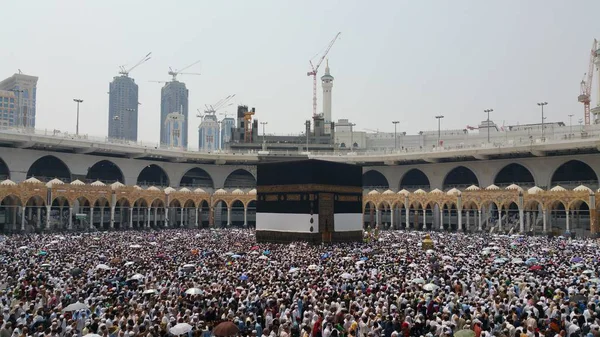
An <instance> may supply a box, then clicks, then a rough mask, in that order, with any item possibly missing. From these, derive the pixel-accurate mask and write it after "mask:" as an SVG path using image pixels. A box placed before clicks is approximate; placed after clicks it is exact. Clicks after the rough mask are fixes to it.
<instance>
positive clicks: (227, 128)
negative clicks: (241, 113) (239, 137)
mask: <svg viewBox="0 0 600 337" xmlns="http://www.w3.org/2000/svg"><path fill="white" fill-rule="evenodd" d="M233 128H235V119H233V118H231V117H225V118H223V119H222V120H221V149H224V148H225V147H226V145H227V143H229V142H230V141H231V139H232V138H231V137H233Z"/></svg>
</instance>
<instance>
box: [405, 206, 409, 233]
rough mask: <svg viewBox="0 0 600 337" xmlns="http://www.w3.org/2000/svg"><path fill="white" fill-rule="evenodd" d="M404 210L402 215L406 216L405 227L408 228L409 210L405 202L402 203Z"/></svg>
mask: <svg viewBox="0 0 600 337" xmlns="http://www.w3.org/2000/svg"><path fill="white" fill-rule="evenodd" d="M404 210H405V214H404V217H405V218H406V229H408V227H409V225H410V210H409V209H408V206H406V204H405V205H404Z"/></svg>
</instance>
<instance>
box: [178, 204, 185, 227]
mask: <svg viewBox="0 0 600 337" xmlns="http://www.w3.org/2000/svg"><path fill="white" fill-rule="evenodd" d="M184 213H185V208H183V207H181V215H180V216H179V217H180V219H181V227H184V228H185V223H184V221H183V214H184Z"/></svg>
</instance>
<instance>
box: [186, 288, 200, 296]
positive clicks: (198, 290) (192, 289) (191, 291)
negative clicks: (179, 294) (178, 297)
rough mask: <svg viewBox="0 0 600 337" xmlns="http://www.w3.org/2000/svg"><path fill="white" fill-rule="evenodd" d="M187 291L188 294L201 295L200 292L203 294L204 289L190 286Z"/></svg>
mask: <svg viewBox="0 0 600 337" xmlns="http://www.w3.org/2000/svg"><path fill="white" fill-rule="evenodd" d="M185 293H186V294H188V295H200V294H202V289H198V288H190V289H188V290H186V291H185Z"/></svg>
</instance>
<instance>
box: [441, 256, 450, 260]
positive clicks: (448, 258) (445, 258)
mask: <svg viewBox="0 0 600 337" xmlns="http://www.w3.org/2000/svg"><path fill="white" fill-rule="evenodd" d="M442 260H452V257H450V256H449V255H444V256H442Z"/></svg>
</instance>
